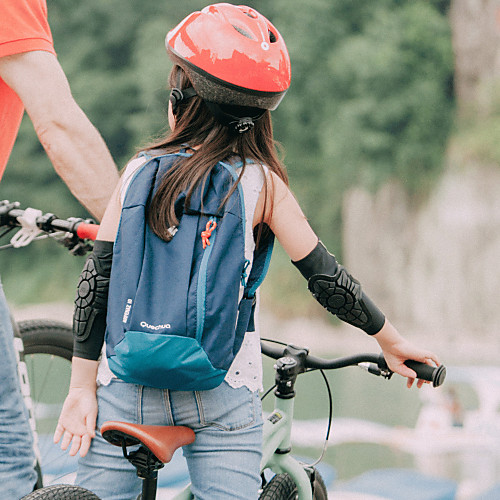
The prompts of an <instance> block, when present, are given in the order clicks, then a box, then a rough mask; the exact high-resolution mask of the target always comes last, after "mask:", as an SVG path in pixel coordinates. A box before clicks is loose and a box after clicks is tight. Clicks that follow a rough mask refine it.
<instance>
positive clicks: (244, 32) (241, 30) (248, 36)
mask: <svg viewBox="0 0 500 500" xmlns="http://www.w3.org/2000/svg"><path fill="white" fill-rule="evenodd" d="M232 26H233V28H234V29H235V30H236V31H237V32H238V33H240V34H242V35H243V36H246V37H247V38H250V40H254V37H253V36H252V35H251V34H250V33H249V32H248V31H245V30H244V29H243V28H240V27H239V26H235V25H234V24H233V25H232Z"/></svg>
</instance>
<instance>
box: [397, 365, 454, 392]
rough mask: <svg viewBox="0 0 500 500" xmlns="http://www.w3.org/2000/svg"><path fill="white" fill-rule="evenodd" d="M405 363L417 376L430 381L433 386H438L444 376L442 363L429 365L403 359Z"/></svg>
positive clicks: (444, 371) (444, 370) (444, 369)
mask: <svg viewBox="0 0 500 500" xmlns="http://www.w3.org/2000/svg"><path fill="white" fill-rule="evenodd" d="M405 365H406V366H407V367H408V368H411V369H412V370H413V371H414V372H415V373H416V374H417V378H419V379H422V380H427V381H429V382H432V385H433V387H439V386H440V385H441V384H442V383H443V382H444V379H445V378H446V368H445V367H444V366H443V365H441V366H431V365H427V364H425V363H420V362H419V361H413V360H411V359H408V360H407V361H405Z"/></svg>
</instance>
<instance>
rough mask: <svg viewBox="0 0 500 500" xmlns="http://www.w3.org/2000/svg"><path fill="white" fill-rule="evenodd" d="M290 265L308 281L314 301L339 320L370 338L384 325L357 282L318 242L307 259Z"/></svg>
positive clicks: (382, 318) (375, 308)
mask: <svg viewBox="0 0 500 500" xmlns="http://www.w3.org/2000/svg"><path fill="white" fill-rule="evenodd" d="M293 264H294V265H295V266H296V267H297V268H298V269H299V271H300V272H301V273H302V275H303V276H304V277H305V278H306V279H307V280H308V288H309V290H310V291H311V293H312V294H313V296H314V298H315V299H316V300H317V301H318V302H319V303H320V304H321V305H322V306H323V307H324V308H325V309H327V310H328V311H329V312H331V313H332V314H335V315H336V316H337V317H338V318H339V319H341V320H342V321H345V322H346V323H349V324H350V325H353V326H356V327H358V328H361V329H362V330H364V331H365V332H366V333H368V334H369V335H374V334H376V333H378V332H379V331H380V329H381V328H382V327H383V326H384V323H385V316H384V315H383V313H382V312H381V311H380V310H379V309H378V308H377V306H376V305H375V304H374V303H373V302H372V301H371V300H370V298H369V297H368V296H367V295H365V294H364V292H363V290H362V288H361V284H360V283H359V281H357V280H356V279H354V278H353V277H352V276H351V275H350V274H349V273H348V272H347V270H346V268H345V267H344V266H341V265H340V264H338V263H337V260H336V259H335V257H334V256H333V255H332V254H330V253H329V252H328V250H327V249H326V248H325V246H324V245H323V244H322V243H321V242H318V245H317V246H316V247H315V248H314V250H313V251H312V252H311V253H310V254H309V255H308V256H307V257H305V258H304V259H301V260H300V261H298V262H293Z"/></svg>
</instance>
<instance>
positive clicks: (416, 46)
mask: <svg viewBox="0 0 500 500" xmlns="http://www.w3.org/2000/svg"><path fill="white" fill-rule="evenodd" d="M248 3H249V4H250V5H251V6H253V7H255V8H257V9H258V10H260V11H261V12H262V13H263V14H264V15H266V16H267V17H269V18H270V19H271V20H272V22H273V24H275V25H276V26H277V27H278V29H279V30H280V32H281V33H282V35H283V36H284V38H285V40H286V41H287V45H288V49H289V52H290V56H291V60H292V69H293V77H292V86H291V88H290V90H289V92H288V94H287V96H286V98H285V99H284V101H283V104H282V105H281V106H280V108H279V109H278V110H277V111H275V112H274V114H273V119H274V123H275V133H276V138H277V139H278V140H279V141H280V142H281V143H282V144H283V146H284V148H285V151H286V156H285V161H286V163H287V166H288V168H289V173H290V179H291V185H292V188H293V189H294V191H295V192H296V195H297V197H298V199H299V201H300V203H301V205H302V206H303V208H304V211H305V213H306V214H307V215H308V216H309V217H310V218H311V224H312V225H313V227H314V228H315V230H316V231H317V232H318V233H319V234H320V235H321V238H322V239H323V241H325V243H326V244H327V245H328V246H329V248H331V250H332V251H334V252H336V253H337V255H339V254H340V253H341V207H342V194H343V192H344V191H345V190H346V189H348V188H349V186H351V185H353V184H355V183H363V184H364V185H366V186H369V187H372V188H376V187H377V186H379V185H380V184H381V183H383V182H385V181H386V180H387V179H389V178H391V177H397V178H399V179H400V180H402V182H403V183H404V184H405V185H406V186H407V187H408V189H409V190H412V191H418V190H419V188H420V186H422V185H423V184H426V183H427V182H428V180H429V178H430V179H432V178H434V177H435V176H436V175H437V173H439V170H440V167H441V164H442V155H443V151H444V148H445V146H446V141H447V137H448V134H449V130H450V125H451V120H452V112H453V97H452V88H451V83H450V82H451V81H452V63H453V58H452V52H451V42H450V29H449V23H448V19H447V17H446V12H447V9H448V6H449V0H433V1H428V0H377V2H373V1H371V0H351V1H349V2H345V1H342V0H308V1H307V2H306V3H304V2H299V1H297V0H253V1H252V0H249V2H248ZM204 5H205V2H200V1H199V0H184V1H183V2H177V3H175V2H172V3H169V4H167V3H162V2H157V1H153V0H142V1H141V2H136V1H133V0H107V1H105V2H100V1H98V0H87V1H86V2H74V0H48V9H49V19H50V22H51V26H52V30H53V35H54V40H55V45H56V50H57V51H58V55H59V58H60V61H61V64H62V66H63V68H64V69H65V71H66V73H67V75H68V79H69V81H70V84H71V88H72V90H73V93H74V95H75V98H76V100H77V102H78V103H79V104H80V105H81V107H82V109H83V110H84V111H85V112H86V113H87V114H88V116H89V117H90V119H91V120H92V121H93V123H94V124H95V125H96V126H97V128H98V129H99V130H100V131H101V133H102V135H103V137H104V139H105V140H106V142H107V144H108V146H109V148H110V150H111V153H112V155H113V156H114V158H115V159H116V161H117V163H118V164H119V166H120V167H123V166H124V164H125V163H126V161H127V159H128V158H129V157H130V156H131V155H132V154H133V153H134V152H135V150H136V148H137V147H138V146H140V145H141V144H143V143H144V142H146V141H147V140H148V139H149V138H150V137H151V135H153V134H158V133H161V131H162V130H164V128H165V126H166V116H165V106H166V103H167V97H168V94H167V90H166V80H167V75H168V72H169V68H170V63H169V62H168V58H167V57H166V55H165V51H164V45H163V44H164V36H165V33H166V31H167V30H168V29H170V28H171V27H173V26H174V25H175V24H176V23H177V22H178V21H179V20H180V19H182V18H183V17H184V16H185V15H187V14H188V13H189V12H191V11H193V10H196V9H199V8H201V7H203V6H204ZM27 171H29V172H30V175H29V176H26V172H27ZM40 188H42V189H40ZM1 189H2V197H3V198H9V199H19V200H20V201H22V202H23V205H25V206H26V205H34V206H36V207H39V208H42V209H43V210H46V211H51V212H55V213H57V214H58V215H60V216H69V215H84V214H85V213H84V211H83V209H82V208H81V207H80V206H79V205H78V203H77V202H76V201H75V200H73V199H72V197H71V195H70V193H69V191H68V190H67V188H65V186H64V185H63V183H62V182H61V181H60V180H59V179H58V178H57V176H56V174H55V173H54V171H53V169H52V168H51V166H50V164H49V162H48V160H47V159H46V158H45V155H44V152H43V150H42V149H41V147H40V145H39V143H38V141H37V139H36V135H35V134H34V132H33V128H32V126H31V124H30V123H29V120H25V122H24V123H23V125H22V130H21V132H20V135H19V138H18V140H17V143H16V146H15V149H14V152H13V155H12V157H11V160H10V162H9V167H8V169H7V173H6V175H5V177H4V179H3V182H2V187H1ZM19 253H20V252H4V253H3V254H2V264H1V267H0V272H2V274H3V275H4V276H3V277H4V281H8V280H9V273H7V271H6V269H12V270H13V274H14V275H15V276H16V277H17V278H18V277H19V276H23V270H22V269H25V271H24V273H26V276H27V273H28V272H29V273H32V272H33V267H32V266H31V265H30V266H29V267H30V270H29V271H28V269H27V268H26V267H25V266H24V264H25V262H26V258H25V257H23V256H19V255H14V254H19ZM23 253H24V255H29V259H30V262H31V263H35V262H37V259H39V258H40V256H39V255H37V249H35V248H34V249H32V250H31V249H26V251H25V252H23ZM65 258H66V259H69V257H65ZM279 258H280V263H277V265H276V269H277V270H278V269H279V270H280V271H279V272H278V271H277V272H276V273H273V278H274V280H276V281H277V282H278V283H279V282H280V279H281V278H280V276H281V268H282V267H283V262H285V260H286V258H285V257H283V256H282V257H279ZM56 259H57V262H56ZM61 260H62V258H61V257H60V256H59V255H58V256H57V257H56V256H54V257H53V258H52V259H51V257H50V256H49V255H44V261H45V262H47V266H48V267H49V268H50V269H51V273H54V279H56V280H58V279H60V276H59V274H58V272H57V269H60V267H61V265H60V262H61ZM49 263H50V264H49ZM72 265H73V264H72ZM75 267H76V264H75ZM289 267H290V266H288V268H289ZM72 272H73V271H72ZM288 272H290V273H293V270H290V271H288ZM278 274H279V275H280V276H278ZM12 288H15V287H14V286H13V287H12ZM277 288H278V291H277V292H276V293H274V295H275V296H277V297H281V295H282V294H283V293H284V289H283V288H281V289H280V288H279V286H278V287H277ZM273 290H274V286H273ZM280 290H281V292H282V293H281V294H280V293H279V291H280ZM65 293H66V292H65ZM37 297H38V296H37ZM23 299H26V297H23ZM32 299H34V297H32ZM292 302H293V300H292Z"/></svg>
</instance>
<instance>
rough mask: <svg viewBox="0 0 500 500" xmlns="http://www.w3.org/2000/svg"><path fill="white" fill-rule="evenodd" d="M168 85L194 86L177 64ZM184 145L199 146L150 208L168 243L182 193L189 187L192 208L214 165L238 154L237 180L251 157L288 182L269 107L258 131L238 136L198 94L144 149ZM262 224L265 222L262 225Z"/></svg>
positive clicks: (171, 149) (180, 164)
mask: <svg viewBox="0 0 500 500" xmlns="http://www.w3.org/2000/svg"><path fill="white" fill-rule="evenodd" d="M169 84H170V87H171V88H173V87H178V88H180V89H185V88H189V87H191V86H192V85H191V82H190V81H189V79H188V77H187V76H186V74H185V72H184V71H183V70H182V68H181V67H180V66H178V65H176V66H174V67H173V68H172V71H171V73H170V78H169ZM185 144H189V146H192V147H197V150H196V151H193V155H192V156H190V157H180V160H179V162H178V164H177V165H175V167H174V168H171V169H170V170H169V172H168V174H166V175H165V176H164V178H163V179H162V180H161V182H160V186H159V188H158V189H157V191H156V193H155V194H154V196H153V197H152V199H151V202H150V205H149V209H148V223H149V225H150V226H151V229H152V230H153V232H154V233H155V234H156V235H157V236H159V237H160V238H162V239H163V240H166V241H169V240H170V239H171V238H172V235H171V231H169V228H172V226H177V225H178V224H179V220H178V219H177V216H176V214H175V209H174V203H175V201H176V199H177V197H178V196H179V195H180V194H181V192H183V191H184V190H186V204H187V205H188V206H189V200H190V197H191V194H192V192H193V190H194V188H195V187H196V186H197V185H198V184H199V183H200V182H203V181H204V180H205V179H206V178H207V176H208V174H209V173H210V170H211V169H212V167H213V166H214V165H216V164H217V162H219V161H221V160H227V159H229V158H230V157H232V156H235V155H237V156H239V158H241V160H242V161H243V168H242V170H241V173H240V177H239V179H238V182H239V180H240V179H241V176H242V175H243V172H244V170H245V160H248V159H251V160H254V161H255V162H256V163H257V164H258V165H262V164H263V165H266V166H267V167H268V168H269V170H271V171H272V172H274V173H275V174H276V175H277V176H278V177H279V178H280V179H282V180H283V181H284V182H285V183H286V184H287V185H288V175H287V172H286V169H285V167H284V165H283V164H282V163H281V161H280V159H279V158H278V154H277V150H276V142H275V141H274V139H273V128H272V123H271V114H270V112H269V111H266V112H265V113H264V115H263V116H262V118H260V119H259V120H257V121H256V122H255V126H254V127H253V129H251V130H249V131H248V132H245V133H244V134H236V133H234V132H231V131H230V130H229V128H228V127H225V126H223V125H221V124H220V123H219V122H217V121H216V120H215V118H214V116H213V115H212V113H211V112H210V111H209V109H208V107H207V106H206V104H205V103H204V101H203V100H202V99H201V98H200V97H199V96H194V97H192V98H190V99H188V100H185V101H182V102H181V103H180V105H179V106H178V108H177V110H176V114H175V127H174V130H172V131H171V132H169V133H167V134H166V135H165V136H164V137H162V138H160V139H158V140H157V141H154V142H152V143H150V144H148V145H146V146H145V147H143V148H141V149H142V150H144V149H146V150H161V153H162V154H163V153H175V152H178V151H179V149H181V148H182V146H183V145H185ZM261 168H262V167H261ZM264 179H265V183H264V189H265V197H266V206H265V209H264V214H267V217H269V216H270V214H271V212H272V197H269V196H268V189H269V186H268V182H267V178H266V176H264ZM236 186H237V183H235V185H234V186H233V187H232V190H231V191H230V192H229V194H228V195H227V196H226V199H227V198H229V196H230V195H231V193H232V191H233V190H234V189H236ZM268 198H270V199H271V204H270V205H271V206H269V205H267V201H268ZM225 201H226V200H224V201H223V203H224V202H225ZM264 218H265V215H263V219H262V221H261V222H264ZM262 226H263V225H262V224H261V225H260V227H262ZM259 235H260V230H259Z"/></svg>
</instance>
